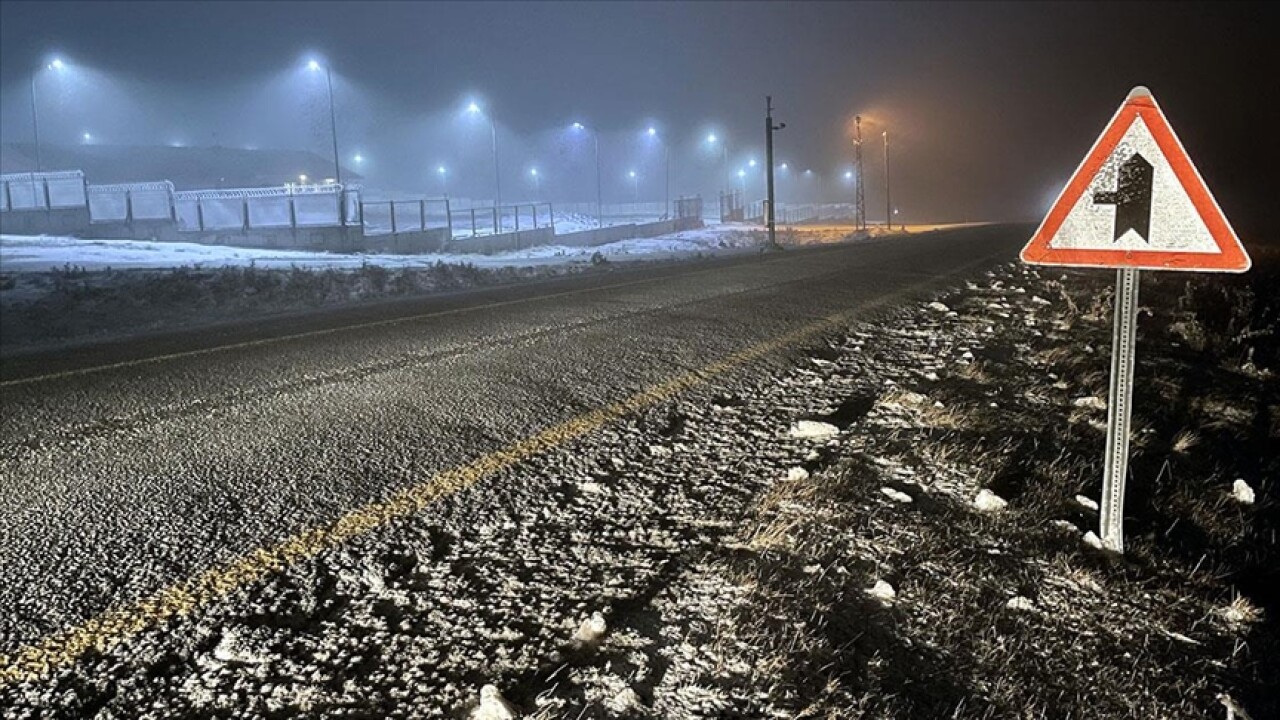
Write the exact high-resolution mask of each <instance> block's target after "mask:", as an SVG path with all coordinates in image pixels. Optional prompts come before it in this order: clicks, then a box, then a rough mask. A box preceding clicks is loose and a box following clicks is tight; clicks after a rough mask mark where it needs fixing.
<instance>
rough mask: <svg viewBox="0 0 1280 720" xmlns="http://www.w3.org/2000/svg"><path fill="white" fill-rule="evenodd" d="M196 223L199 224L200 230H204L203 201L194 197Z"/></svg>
mask: <svg viewBox="0 0 1280 720" xmlns="http://www.w3.org/2000/svg"><path fill="white" fill-rule="evenodd" d="M196 224H197V225H199V226H200V232H204V201H203V200H202V199H200V198H196Z"/></svg>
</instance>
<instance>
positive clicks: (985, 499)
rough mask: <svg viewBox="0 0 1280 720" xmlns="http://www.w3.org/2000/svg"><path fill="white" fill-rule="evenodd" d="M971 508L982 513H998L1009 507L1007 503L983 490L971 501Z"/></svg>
mask: <svg viewBox="0 0 1280 720" xmlns="http://www.w3.org/2000/svg"><path fill="white" fill-rule="evenodd" d="M973 506H974V507H976V508H977V509H979V510H981V511H982V512H1000V511H1001V510H1004V509H1005V508H1006V507H1008V506H1009V501H1008V500H1005V499H1004V498H1002V497H1000V496H999V495H997V494H995V493H993V492H991V491H990V490H988V489H986V488H983V489H982V490H980V491H978V496H977V497H975V498H974V499H973Z"/></svg>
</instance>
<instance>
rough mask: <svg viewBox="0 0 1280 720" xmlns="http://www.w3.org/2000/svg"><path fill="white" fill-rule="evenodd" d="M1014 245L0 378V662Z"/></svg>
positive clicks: (892, 255) (890, 243) (494, 302)
mask: <svg viewBox="0 0 1280 720" xmlns="http://www.w3.org/2000/svg"><path fill="white" fill-rule="evenodd" d="M1025 234H1026V232H1025V228H1020V227H982V228H966V229H960V230H955V231H946V232H938V233H929V234H925V235H921V236H918V237H912V238H907V239H890V240H885V241H877V242H873V243H867V244H861V245H839V246H830V247H822V248H809V249H803V250H790V251H786V252H782V253H768V254H762V255H759V256H752V257H745V258H744V257H739V258H734V259H729V260H715V261H707V262H695V263H686V264H673V265H665V266H661V267H648V268H639V269H633V270H620V271H616V272H610V273H599V274H592V275H587V276H579V277H571V278H567V279H560V280H556V281H553V282H545V283H537V284H530V285H524V286H518V287H509V288H502V289H497V290H486V291H481V292H474V293H467V294H459V295H453V296H448V297H437V298H428V299H422V300H415V301H412V302H401V303H396V304H388V305H381V306H374V307H366V308H358V309H353V310H344V311H339V312H331V313H325V314H320V315H315V316H312V317H308V318H288V319H283V320H281V319H277V320H270V321H264V322H258V323H254V324H249V325H244V326H240V327H236V328H222V329H220V330H217V331H202V332H194V333H185V334H176V335H169V336H166V337H162V338H154V339H150V340H135V341H130V342H126V343H115V344H110V345H103V346H100V347H96V348H85V349H81V350H77V351H75V352H72V353H63V354H61V355H54V356H46V357H28V358H21V359H15V360H7V361H5V363H4V365H3V370H2V375H0V407H2V408H3V414H2V416H0V656H10V657H12V656H13V655H14V654H15V653H17V652H19V651H20V650H21V649H22V648H24V647H25V646H28V645H30V644H32V643H36V642H38V641H40V640H41V639H43V638H46V637H48V636H50V635H51V634H53V633H56V632H58V631H60V630H62V629H64V628H67V627H69V626H75V625H77V624H80V623H83V622H84V621H85V620H87V619H89V618H93V617H95V616H98V615H99V614H101V613H103V612H104V611H107V610H109V609H111V608H118V607H122V606H126V605H129V604H130V603H135V602H136V601H137V600H138V599H139V598H143V597H146V596H148V595H149V594H152V593H155V592H156V591H157V590H159V589H161V588H163V587H166V586H169V585H171V584H173V583H176V582H180V581H181V580H183V579H184V578H188V577H190V576H192V575H193V574H195V573H198V572H200V571H201V570H203V569H206V568H209V567H212V566H216V565H218V564H221V563H229V562H232V561H234V560H236V559H237V558H241V557H244V556H245V555H246V554H250V553H252V552H253V551H254V550H255V549H256V548H260V547H264V546H267V545H270V544H271V543H273V542H278V541H279V540H280V539H281V538H284V537H287V536H290V535H293V534H296V533H300V532H302V531H305V530H306V529H308V528H314V527H317V526H323V525H326V524H329V523H333V522H334V521H335V520H337V519H338V518H341V517H343V516H345V515H347V514H348V513H351V512H352V510H353V509H356V508H359V507H361V506H363V505H366V504H368V503H370V502H371V501H374V500H377V499H379V498H384V497H387V496H389V495H390V494H391V493H394V492H395V491H397V490H400V489H403V488H405V487H409V486H412V485H414V484H415V483H420V482H421V481H422V480H423V479H424V478H427V477H430V476H432V475H434V474H436V473H440V472H442V471H445V470H447V469H449V468H455V467H458V466H459V465H462V464H465V463H468V462H472V461H474V460H476V458H481V457H484V456H486V455H487V454H490V453H493V452H495V451H498V450H500V449H502V448H505V447H510V446H511V445H512V443H517V442H519V441H520V440H521V439H523V438H527V437H530V436H532V435H535V434H537V433H539V432H540V431H544V430H545V429H547V428H548V427H551V426H554V425H556V424H558V423H563V422H565V421H569V420H571V419H572V418H576V417H581V416H583V414H584V413H590V412H591V411H593V410H597V409H599V408H602V407H605V406H608V405H610V404H611V403H617V402H618V401H619V400H621V399H623V398H627V397H632V396H634V395H635V394H636V393H637V392H641V391H643V390H645V389H646V388H651V387H653V386H655V385H659V384H661V383H663V382H666V381H668V380H670V379H671V378H673V377H677V376H684V375H687V374H688V373H690V372H691V371H694V372H696V371H699V370H700V369H703V368H708V367H714V365H715V363H717V362H719V361H722V360H723V359H724V358H726V357H730V356H733V355H734V354H735V353H741V352H742V351H744V350H746V349H748V348H752V347H761V346H762V344H765V346H767V347H768V348H769V354H774V355H785V354H786V352H787V350H786V348H785V347H784V345H785V343H782V344H779V343H777V342H774V343H773V344H772V345H769V344H768V343H770V342H771V341H776V339H777V338H779V337H781V336H786V335H787V333H789V332H792V331H794V330H795V328H797V327H799V326H802V325H805V324H807V323H811V322H812V321H814V320H818V319H821V318H825V317H829V316H830V315H832V314H833V313H848V312H853V313H855V316H856V313H857V312H859V309H860V308H862V307H864V306H870V305H872V304H884V303H890V304H891V303H894V302H901V301H904V300H906V299H907V298H909V297H911V296H913V295H914V294H916V293H920V292H923V291H925V290H926V289H927V288H928V287H931V286H934V285H937V284H940V283H945V282H948V281H955V280H957V279H958V277H967V276H972V275H974V274H976V273H979V272H980V271H981V270H982V268H983V267H984V266H987V265H989V264H992V263H995V262H999V261H1006V260H1010V259H1012V258H1013V257H1015V253H1016V250H1017V247H1018V246H1019V244H1020V242H1021V240H1022V239H1023V238H1024V237H1025ZM722 369H723V368H722ZM738 370H741V368H739V369H738ZM712 372H715V370H714V369H713V370H712Z"/></svg>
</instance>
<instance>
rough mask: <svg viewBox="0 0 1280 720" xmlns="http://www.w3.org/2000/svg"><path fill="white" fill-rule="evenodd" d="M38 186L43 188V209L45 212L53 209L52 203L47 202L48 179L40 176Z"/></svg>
mask: <svg viewBox="0 0 1280 720" xmlns="http://www.w3.org/2000/svg"><path fill="white" fill-rule="evenodd" d="M40 187H42V188H44V209H45V212H49V211H51V210H53V205H52V204H51V203H50V202H49V179H48V178H40Z"/></svg>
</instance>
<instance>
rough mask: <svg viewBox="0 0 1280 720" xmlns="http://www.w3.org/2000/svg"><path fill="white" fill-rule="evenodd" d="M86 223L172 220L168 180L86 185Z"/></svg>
mask: <svg viewBox="0 0 1280 720" xmlns="http://www.w3.org/2000/svg"><path fill="white" fill-rule="evenodd" d="M88 198H89V222H93V223H106V222H133V221H134V220H173V183H171V182H169V181H168V180H163V181H161V182H146V183H120V184H117V185H89V186H88Z"/></svg>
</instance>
